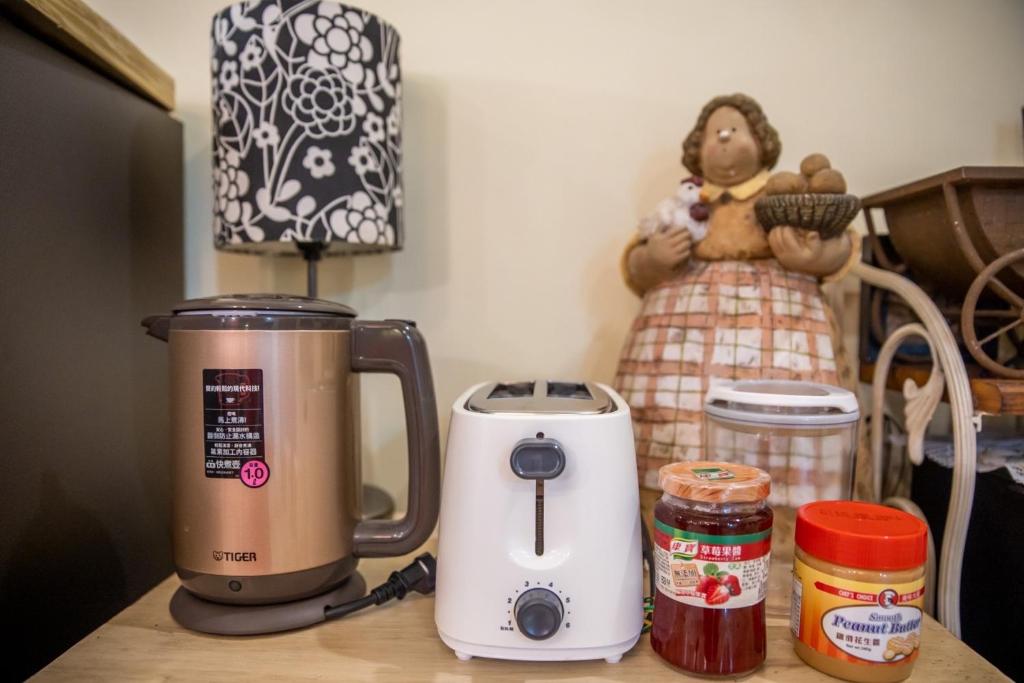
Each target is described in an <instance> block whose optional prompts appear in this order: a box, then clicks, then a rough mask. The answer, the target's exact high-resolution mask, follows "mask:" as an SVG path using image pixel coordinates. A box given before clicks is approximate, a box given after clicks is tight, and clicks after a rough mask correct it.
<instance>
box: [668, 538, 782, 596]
mask: <svg viewBox="0 0 1024 683" xmlns="http://www.w3.org/2000/svg"><path fill="white" fill-rule="evenodd" d="M771 541H772V530H771V529H765V530H764V531H758V532H755V533H752V534H739V535H729V536H715V535H710V534H699V533H696V532H693V531H685V530H683V529H676V528H675V527H672V526H669V525H668V524H665V523H664V522H662V521H661V520H655V521H654V565H655V568H656V574H657V586H658V590H659V591H660V592H661V593H662V594H663V595H665V596H666V597H668V598H671V599H672V600H675V601H676V602H681V603H683V604H686V605H693V606H695V607H705V608H709V609H731V608H734V607H749V606H751V605H756V604H757V603H759V602H761V601H762V600H764V598H765V594H766V593H767V588H768V560H769V557H770V555H771Z"/></svg>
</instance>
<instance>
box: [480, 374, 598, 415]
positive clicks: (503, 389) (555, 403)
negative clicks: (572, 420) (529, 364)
mask: <svg viewBox="0 0 1024 683" xmlns="http://www.w3.org/2000/svg"><path fill="white" fill-rule="evenodd" d="M466 408H467V409H468V410H471V411H473V412H475V413H535V414H544V415H599V414H602V413H611V412H614V411H615V402H614V401H612V398H611V396H609V395H608V392H606V391H604V390H603V389H602V388H601V387H599V386H597V385H596V384H594V383H593V382H577V381H554V380H530V381H525V382H490V383H488V384H485V385H483V386H482V387H480V388H479V389H477V390H476V391H474V392H473V395H472V396H470V397H469V400H468V401H466Z"/></svg>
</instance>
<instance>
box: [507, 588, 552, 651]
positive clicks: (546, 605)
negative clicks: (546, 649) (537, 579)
mask: <svg viewBox="0 0 1024 683" xmlns="http://www.w3.org/2000/svg"><path fill="white" fill-rule="evenodd" d="M515 614H516V624H518V625H519V631H520V632H521V633H522V634H523V635H524V636H526V637H527V638H530V639H531V640H546V639H547V638H550V637H551V636H553V635H555V632H557V631H558V627H559V626H561V625H562V614H563V611H562V601H561V600H559V599H558V596H557V595H555V594H554V593H552V592H551V591H549V590H548V589H546V588H531V589H530V590H528V591H526V592H525V593H523V594H522V595H520V596H519V599H518V600H516V607H515Z"/></svg>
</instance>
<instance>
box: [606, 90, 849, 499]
mask: <svg viewBox="0 0 1024 683" xmlns="http://www.w3.org/2000/svg"><path fill="white" fill-rule="evenodd" d="M781 149H782V146H781V142H780V140H779V135H778V133H777V132H776V131H775V129H774V128H773V127H772V126H771V124H770V123H769V122H768V119H767V117H766V116H765V114H764V112H763V111H762V110H761V107H760V105H758V103H757V102H756V101H755V100H753V99H752V98H750V97H748V96H746V95H741V94H735V95H728V96H721V97H716V98H715V99H713V100H711V101H710V102H709V103H708V104H707V105H706V106H705V107H704V108H703V110H702V111H701V112H700V116H699V117H698V118H697V122H696V125H695V126H694V128H693V130H692V131H691V132H690V134H689V135H688V136H687V137H686V139H685V141H684V142H683V159H682V162H683V166H685V167H686V168H687V169H688V170H689V171H690V172H691V173H692V174H693V175H694V176H697V177H699V178H703V183H702V185H701V186H700V188H701V189H700V193H699V202H700V205H702V206H704V205H706V207H707V209H708V211H709V212H710V213H709V215H708V216H707V223H706V235H699V234H695V233H699V231H692V230H691V229H690V228H689V226H682V225H679V224H677V223H676V222H675V221H668V220H657V221H654V223H656V224H657V227H656V229H651V228H652V219H647V220H646V221H645V224H642V225H641V229H640V231H639V232H638V234H636V235H635V236H634V238H633V240H632V241H631V242H630V243H629V245H628V246H627V247H626V250H625V252H624V254H623V257H622V270H623V276H624V278H625V281H626V284H627V285H628V286H629V287H630V289H632V290H633V291H634V292H635V293H636V294H637V295H639V296H641V297H643V304H642V309H641V311H640V314H639V315H638V316H637V318H636V320H635V321H634V323H633V326H632V328H631V330H630V333H629V335H628V337H627V339H626V342H625V345H624V348H623V351H622V356H621V358H620V362H619V368H618V372H617V375H616V380H615V388H616V389H617V390H618V391H619V392H620V393H621V394H622V395H623V397H625V399H626V400H627V402H628V403H629V405H630V409H631V411H632V414H633V426H634V433H635V438H636V450H637V466H638V468H639V475H640V483H641V486H642V487H644V488H647V489H655V490H656V489H657V488H658V481H657V477H658V469H659V468H660V467H661V466H662V465H664V464H666V463H669V462H673V461H680V460H696V459H701V458H703V456H704V455H705V454H704V446H703V420H702V416H703V413H702V405H703V400H704V395H705V392H706V391H707V389H708V387H709V386H711V385H712V384H713V383H715V382H718V381H722V380H732V379H756V378H772V379H796V380H804V381H814V382H823V383H826V384H833V385H835V384H839V383H840V382H839V372H838V368H837V356H838V353H837V350H838V348H839V345H838V334H837V331H836V326H835V323H834V319H833V317H832V315H831V312H830V311H829V310H828V308H827V307H826V305H825V303H824V301H823V298H822V293H821V287H820V283H821V282H822V281H823V280H828V279H830V278H838V277H840V276H841V275H842V274H844V273H845V271H846V270H847V269H848V268H849V267H850V266H851V265H852V263H853V262H854V260H856V259H857V258H859V244H860V243H859V239H858V238H857V237H856V236H855V235H853V234H852V233H851V232H850V231H848V230H845V229H844V230H840V231H839V232H838V233H837V234H834V235H831V236H830V235H828V234H827V233H826V232H824V231H819V230H815V229H804V228H797V227H794V226H793V225H792V224H777V225H772V226H771V229H770V230H768V229H766V226H765V225H763V224H762V223H761V222H760V220H759V219H758V214H759V213H763V212H761V211H760V209H759V210H758V211H755V204H756V203H757V201H758V199H760V198H762V197H763V196H765V194H766V186H767V185H768V183H769V179H770V178H771V176H770V173H769V172H770V170H771V169H772V168H773V167H774V166H775V164H776V162H777V161H778V158H779V153H780V152H781ZM818 157H820V158H818ZM823 160H824V162H823ZM805 164H806V165H807V166H806V168H805V169H803V170H806V171H808V172H809V173H806V174H805V173H801V174H799V180H796V179H794V178H789V177H788V176H782V179H774V178H772V188H771V189H772V190H774V191H776V192H773V194H778V195H779V198H780V199H785V198H793V197H811V195H807V194H800V193H806V192H808V191H809V190H810V189H811V188H810V184H811V181H812V180H813V178H814V177H815V176H814V174H815V173H817V172H819V171H823V170H828V171H830V173H827V174H825V175H824V176H822V177H820V178H818V180H817V181H815V182H816V183H817V186H818V189H819V190H822V191H823V192H825V191H831V192H840V193H841V192H844V191H845V183H843V185H842V187H841V188H840V186H839V181H840V180H841V175H839V174H838V172H835V171H833V170H832V169H831V168H830V165H829V164H828V161H827V159H825V158H824V157H823V156H821V155H812V157H808V159H806V160H805ZM789 175H790V176H793V175H797V174H789ZM837 176H838V177H837ZM801 181H802V182H801ZM787 182H789V183H790V185H792V187H790V185H787V184H786V183H787ZM684 184H685V182H684ZM805 186H806V187H805ZM786 192H792V193H796V194H787V193H786ZM830 196H834V197H837V198H838V197H847V196H848V195H842V194H833V195H830ZM822 198H823V199H829V197H824V196H823V197H822ZM658 213H659V215H660V214H661V213H662V212H661V210H660V207H659V212H658ZM698 215H701V214H700V212H699V211H698ZM783 215H785V214H783ZM673 216H674V214H673V215H672V216H670V218H671V217H673ZM773 222H777V221H773ZM846 222H847V223H848V222H849V221H848V220H847V221H846ZM843 227H845V225H844V226H843ZM697 237H703V239H700V240H699V241H698V240H697V239H696V238H697Z"/></svg>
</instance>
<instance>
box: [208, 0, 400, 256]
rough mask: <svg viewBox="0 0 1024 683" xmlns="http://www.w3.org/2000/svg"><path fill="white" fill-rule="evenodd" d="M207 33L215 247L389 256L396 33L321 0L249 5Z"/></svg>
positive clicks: (396, 229)
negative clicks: (310, 245) (303, 245)
mask: <svg viewBox="0 0 1024 683" xmlns="http://www.w3.org/2000/svg"><path fill="white" fill-rule="evenodd" d="M212 37H213V42H212V53H213V54H212V64H211V66H212V77H213V131H214V132H213V191H214V239H215V243H216V245H217V247H218V248H220V249H228V250H232V251H250V252H260V253H267V252H279V253H294V254H297V253H298V252H299V250H298V249H297V248H296V244H295V243H296V242H316V243H320V244H322V245H323V247H324V251H325V252H326V253H360V252H363V253H365V252H376V251H384V250H392V249H400V248H401V247H402V238H403V226H402V172H401V165H402V151H401V118H402V109H401V106H402V91H401V71H400V69H399V65H398V32H397V31H396V30H395V29H394V28H393V27H392V26H391V25H389V24H387V23H386V22H384V21H382V20H381V19H379V18H378V17H376V16H374V15H373V14H370V13H369V12H364V11H362V10H360V9H356V8H354V7H348V6H346V5H342V4H339V3H337V2H332V1H331V0H322V1H317V2H312V1H310V0H249V1H248V2H239V3H237V4H235V5H231V6H230V7H228V8H227V9H225V10H223V11H222V12H220V13H219V14H217V15H216V16H215V17H214V19H213V36H212Z"/></svg>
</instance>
